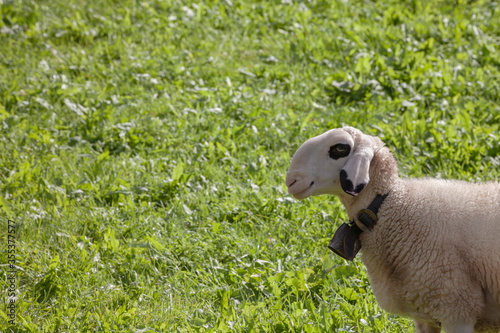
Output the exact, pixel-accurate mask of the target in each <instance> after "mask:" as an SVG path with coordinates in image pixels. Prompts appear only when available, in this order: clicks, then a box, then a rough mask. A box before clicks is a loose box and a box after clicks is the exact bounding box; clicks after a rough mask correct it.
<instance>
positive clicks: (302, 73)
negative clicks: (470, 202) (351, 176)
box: [0, 0, 500, 333]
mask: <svg viewBox="0 0 500 333" xmlns="http://www.w3.org/2000/svg"><path fill="white" fill-rule="evenodd" d="M499 39H500V9H499V7H498V4H497V3H495V2H491V1H474V2H465V1H441V2H435V1H428V2H427V1H404V2H401V1H377V2H372V1H341V0H339V1H320V0H311V1H304V2H295V1H281V2H280V1H274V2H267V1H254V2H250V1H248V2H239V1H235V0H231V1H229V0H226V1H216V0H215V1H198V2H191V1H169V0H167V1H159V0H157V1H154V0H144V1H135V0H134V1H132V0H130V1H128V0H103V1H74V0H66V1H61V0H52V1H35V0H23V1H21V0H18V1H10V0H1V1H0V128H1V129H0V131H1V132H0V133H1V136H0V209H1V211H0V214H1V215H0V220H1V221H2V230H1V231H0V251H1V253H0V257H1V264H3V265H4V266H2V268H4V269H5V267H6V266H5V264H6V263H7V251H6V249H7V219H8V218H10V219H13V220H15V221H16V222H17V228H16V236H17V248H16V251H17V258H16V259H17V266H18V267H19V268H18V270H17V282H16V283H17V285H18V290H17V292H18V299H17V301H16V306H17V313H16V315H17V316H16V326H15V327H13V326H8V322H7V319H8V318H7V316H6V313H7V308H6V306H7V292H6V290H7V288H8V287H7V280H6V279H7V274H6V273H5V272H6V270H3V271H2V274H1V275H0V285H1V286H2V288H1V289H2V293H1V296H0V299H1V302H2V305H1V306H0V331H2V332H9V331H17V332H94V331H100V332H168V331H176V332H226V331H236V332H306V333H309V332H334V331H335V332H336V331H338V332H408V331H411V330H413V324H412V323H411V321H410V320H408V319H405V318H400V317H397V316H393V315H389V314H387V313H385V312H383V311H382V310H381V309H380V308H379V307H378V305H377V303H376V301H375V298H374V296H373V295H372V293H371V288H370V284H369V281H368V277H367V274H366V271H365V269H364V267H363V266H362V264H361V262H360V261H359V260H358V259H356V260H355V261H354V262H353V263H348V262H345V261H343V260H341V259H339V258H338V257H335V256H334V255H333V254H332V253H330V252H329V250H328V249H327V248H326V245H327V243H328V241H329V239H330V237H331V236H332V235H333V232H334V230H335V229H336V227H337V226H338V225H339V223H341V221H342V220H344V219H345V218H346V214H345V212H344V210H343V208H342V207H341V205H340V204H339V202H338V201H337V200H336V199H335V198H333V197H318V198H311V199H308V200H305V201H301V202H297V201H295V200H293V199H291V198H290V197H289V196H288V195H287V194H286V187H285V186H284V174H285V172H286V170H287V168H288V163H289V161H290V158H291V155H292V154H293V153H294V152H295V150H296V149H297V148H298V147H299V145H300V144H301V143H302V142H303V141H304V140H306V139H307V138H309V137H311V136H315V135H318V134H320V133H322V132H324V131H326V130H328V129H331V128H335V127H341V126H343V125H351V126H355V127H358V128H360V129H361V130H363V131H364V132H366V133H371V134H373V135H379V136H380V137H381V138H382V139H383V140H384V141H385V142H386V143H387V145H388V146H389V147H390V148H391V149H392V151H393V152H394V154H395V155H396V157H397V159H398V161H399V164H400V172H401V175H402V176H403V177H421V176H434V177H443V178H455V179H464V180H470V181H483V180H491V179H495V178H498V177H499V176H500V168H499V165H500V157H499V153H500V147H499V145H498V140H499V130H500V108H499V102H500V83H499V82H500V81H499V80H498V77H500V53H499V52H498V51H499V50H498V48H499V46H498V45H500V41H499Z"/></svg>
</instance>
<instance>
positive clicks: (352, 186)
mask: <svg viewBox="0 0 500 333" xmlns="http://www.w3.org/2000/svg"><path fill="white" fill-rule="evenodd" d="M373 155H374V151H373V148H371V147H367V146H360V147H358V149H356V150H355V151H354V153H353V155H352V156H351V158H349V160H348V161H347V163H346V165H345V166H344V168H343V169H342V170H341V171H340V185H341V186H342V189H343V190H344V192H345V193H347V194H350V195H352V196H357V195H358V194H359V192H361V191H362V190H363V189H364V188H365V186H366V185H367V184H368V182H369V181H370V162H371V160H372V158H373Z"/></svg>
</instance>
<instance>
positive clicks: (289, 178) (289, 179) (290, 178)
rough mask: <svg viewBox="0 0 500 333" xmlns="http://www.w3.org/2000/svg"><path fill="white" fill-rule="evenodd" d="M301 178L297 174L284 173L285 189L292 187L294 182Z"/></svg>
mask: <svg viewBox="0 0 500 333" xmlns="http://www.w3.org/2000/svg"><path fill="white" fill-rule="evenodd" d="M301 178H302V177H300V175H298V174H297V172H287V173H286V179H285V182H286V187H288V188H290V187H292V186H293V185H294V184H295V183H296V182H298V181H299V180H300V179H301Z"/></svg>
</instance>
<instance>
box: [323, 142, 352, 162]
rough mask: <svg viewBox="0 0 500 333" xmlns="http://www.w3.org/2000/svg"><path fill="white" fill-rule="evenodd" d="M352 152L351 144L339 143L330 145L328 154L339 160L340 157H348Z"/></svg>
mask: <svg viewBox="0 0 500 333" xmlns="http://www.w3.org/2000/svg"><path fill="white" fill-rule="evenodd" d="M350 152H351V146H349V145H348V144H345V143H337V144H336V145H333V146H331V147H330V150H329V151H328V155H329V156H330V158H333V159H334V160H338V159H339V158H342V157H346V156H347V155H349V153H350Z"/></svg>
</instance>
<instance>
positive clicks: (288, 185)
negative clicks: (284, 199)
mask: <svg viewBox="0 0 500 333" xmlns="http://www.w3.org/2000/svg"><path fill="white" fill-rule="evenodd" d="M296 182H297V179H290V180H288V179H287V181H286V187H288V188H290V186H292V185H293V184H295V183H296Z"/></svg>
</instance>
